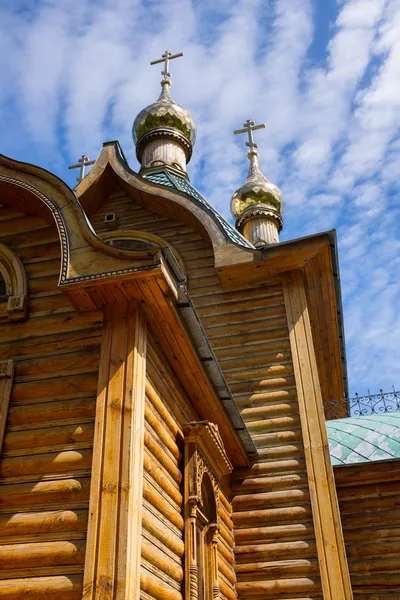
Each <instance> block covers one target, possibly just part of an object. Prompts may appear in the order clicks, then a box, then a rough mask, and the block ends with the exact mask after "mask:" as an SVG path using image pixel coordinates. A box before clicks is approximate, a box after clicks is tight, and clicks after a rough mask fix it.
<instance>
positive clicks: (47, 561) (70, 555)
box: [0, 540, 86, 577]
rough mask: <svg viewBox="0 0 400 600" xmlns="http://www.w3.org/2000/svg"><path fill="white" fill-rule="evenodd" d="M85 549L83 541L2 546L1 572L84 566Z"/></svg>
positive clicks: (0, 547) (0, 556)
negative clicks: (34, 568)
mask: <svg viewBox="0 0 400 600" xmlns="http://www.w3.org/2000/svg"><path fill="white" fill-rule="evenodd" d="M85 548H86V541H83V540H74V541H68V542H67V541H63V542H61V541H60V542H43V541H42V542H36V543H31V544H8V545H5V546H1V545H0V570H5V569H27V568H32V567H52V566H55V565H57V566H58V565H60V566H61V565H83V564H84V562H85ZM0 577H1V574H0Z"/></svg>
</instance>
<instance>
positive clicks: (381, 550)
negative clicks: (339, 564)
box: [346, 538, 400, 559]
mask: <svg viewBox="0 0 400 600" xmlns="http://www.w3.org/2000/svg"><path fill="white" fill-rule="evenodd" d="M346 550H347V556H348V557H349V559H351V558H353V557H355V556H357V557H360V558H361V557H362V558H365V557H370V556H376V555H385V554H396V553H398V552H400V538H397V539H388V540H379V539H374V540H373V541H369V542H358V543H357V545H353V544H350V545H347V546H346Z"/></svg>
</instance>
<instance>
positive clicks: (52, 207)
mask: <svg viewBox="0 0 400 600" xmlns="http://www.w3.org/2000/svg"><path fill="white" fill-rule="evenodd" d="M1 181H4V182H5V183H10V184H12V185H15V186H17V187H21V188H23V189H25V190H27V191H28V192H30V193H31V194H33V195H34V196H36V197H37V198H38V199H39V200H40V201H41V202H43V204H45V206H46V207H47V208H48V209H49V211H50V212H51V214H52V216H53V218H54V220H55V222H56V225H57V229H58V234H59V237H60V244H61V272H60V281H59V283H60V284H61V283H63V282H64V281H65V280H66V278H67V270H68V264H69V255H70V244H69V238H68V232H67V228H66V225H65V223H64V218H63V216H62V214H61V210H60V209H59V207H58V206H57V204H56V203H55V202H54V201H53V200H51V199H50V198H48V197H47V196H46V195H45V194H43V192H41V191H40V190H38V189H37V188H35V187H34V186H33V185H30V184H29V183H26V182H25V181H20V180H19V179H14V178H13V177H7V176H5V175H0V182H1Z"/></svg>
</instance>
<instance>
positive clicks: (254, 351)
mask: <svg viewBox="0 0 400 600" xmlns="http://www.w3.org/2000/svg"><path fill="white" fill-rule="evenodd" d="M247 350H248V351H247V352H246V354H245V355H244V354H243V351H242V352H241V351H240V346H235V347H232V348H230V349H228V348H218V349H216V350H215V352H216V354H217V358H218V361H219V362H220V364H221V366H222V367H223V369H224V370H225V368H231V367H234V368H237V367H238V364H239V365H240V366H241V367H242V368H245V367H246V365H253V364H261V365H263V364H267V363H268V362H269V363H271V362H273V361H274V355H275V356H277V355H279V354H280V353H283V352H284V351H287V350H290V341H289V336H288V333H287V330H284V329H282V330H280V334H279V335H277V336H274V337H272V338H270V339H267V338H266V339H262V340H259V341H257V342H256V343H254V344H253V345H251V346H249V347H248V349H247ZM246 361H247V362H246ZM255 361H256V363H255Z"/></svg>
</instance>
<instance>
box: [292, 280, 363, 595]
mask: <svg viewBox="0 0 400 600" xmlns="http://www.w3.org/2000/svg"><path fill="white" fill-rule="evenodd" d="M283 290H284V296H285V305H286V311H287V319H288V326H289V337H290V345H291V350H292V356H293V366H294V374H295V380H296V388H297V398H298V403H299V412H300V419H301V428H302V432H303V440H304V452H305V459H306V466H307V474H308V484H309V489H310V497H311V507H312V513H313V520H314V529H315V538H316V543H317V552H318V559H319V564H320V572H321V582H322V590H323V596H324V600H351V599H352V597H353V594H352V589H351V584H350V575H349V569H348V565H347V558H346V552H345V546H344V540H343V531H342V526H341V522H340V513H339V507H338V501H337V495H336V488H335V482H334V477H333V469H332V464H331V460H330V455H329V446H328V436H327V431H326V425H325V418H324V410H323V404H322V395H321V389H320V383H319V377H318V369H317V362H316V357H315V350H314V344H313V338H312V333H311V325H310V318H309V312H308V306H307V298H306V292H305V283H304V276H303V273H302V272H301V271H292V272H290V273H287V274H286V275H285V276H284V279H283Z"/></svg>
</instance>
